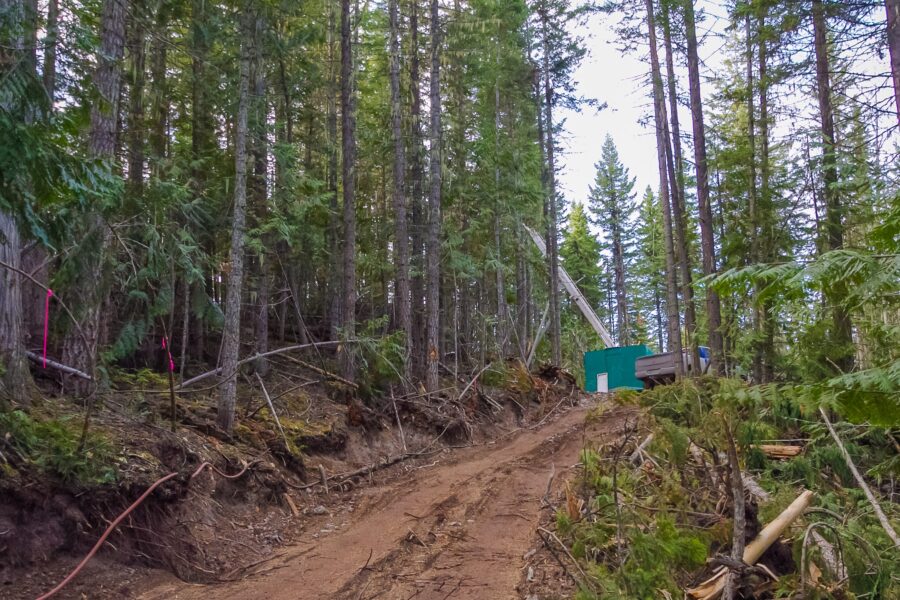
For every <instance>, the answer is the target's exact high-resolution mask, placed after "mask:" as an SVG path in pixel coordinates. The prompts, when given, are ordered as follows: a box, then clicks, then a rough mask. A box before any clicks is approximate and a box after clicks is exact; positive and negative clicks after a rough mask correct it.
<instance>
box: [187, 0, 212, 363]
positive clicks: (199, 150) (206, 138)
mask: <svg viewBox="0 0 900 600" xmlns="http://www.w3.org/2000/svg"><path fill="white" fill-rule="evenodd" d="M207 10H208V9H207V1H206V0H192V1H191V188H192V190H193V192H194V197H195V198H202V197H203V196H204V195H205V194H206V187H207V177H206V169H207V164H208V162H207V161H208V160H209V153H210V151H211V149H212V147H213V137H212V136H213V135H214V131H215V126H214V124H213V122H212V115H211V114H210V109H209V99H208V96H207V89H208V88H209V87H210V82H209V81H208V79H209V78H208V76H207V70H206V66H207V60H208V56H209V32H208V31H207V28H208V27H209V17H208V13H207ZM200 239H201V240H203V241H202V243H203V245H204V247H206V248H207V249H209V248H210V247H211V246H212V240H211V236H210V235H209V234H207V233H206V232H200ZM207 295H208V292H207V289H206V283H205V281H204V280H203V279H198V280H196V281H194V283H193V290H192V296H194V297H196V298H204V300H205V299H206V297H207ZM205 349H206V331H205V327H204V325H203V320H202V319H199V318H198V319H196V320H195V321H194V335H193V337H192V339H191V353H192V356H193V357H194V358H196V359H197V360H203V359H204V356H205Z"/></svg>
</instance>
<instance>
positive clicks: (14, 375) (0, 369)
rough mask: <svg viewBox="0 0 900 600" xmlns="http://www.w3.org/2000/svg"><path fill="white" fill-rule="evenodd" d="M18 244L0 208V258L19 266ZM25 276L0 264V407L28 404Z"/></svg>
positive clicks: (13, 224) (8, 216) (14, 228)
mask: <svg viewBox="0 0 900 600" xmlns="http://www.w3.org/2000/svg"><path fill="white" fill-rule="evenodd" d="M21 257H22V243H21V239H20V238H19V227H18V225H17V224H16V221H15V219H14V218H13V216H12V215H11V214H9V213H7V212H4V211H0V261H3V262H4V263H6V264H7V265H9V266H11V267H13V268H15V269H19V268H21V266H22V265H21ZM24 282H25V278H24V277H22V276H21V275H20V274H19V273H16V272H15V271H12V270H9V269H7V268H5V267H2V266H0V408H3V407H4V405H5V400H6V399H12V400H15V401H16V402H17V403H18V404H22V405H28V404H29V403H30V399H29V396H28V388H29V386H30V383H31V373H30V372H29V371H28V363H27V361H26V360H25V348H24V345H23V343H22V342H23V339H24V338H23V336H24V333H25V332H24V331H23V330H22V323H23V319H24V313H23V312H22V285H23V283H24Z"/></svg>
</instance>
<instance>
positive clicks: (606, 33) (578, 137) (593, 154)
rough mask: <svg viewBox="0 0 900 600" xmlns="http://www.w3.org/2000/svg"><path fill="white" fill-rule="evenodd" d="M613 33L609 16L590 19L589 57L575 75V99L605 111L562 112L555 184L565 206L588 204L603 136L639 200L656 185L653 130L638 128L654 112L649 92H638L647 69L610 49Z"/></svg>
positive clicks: (613, 38) (637, 59)
mask: <svg viewBox="0 0 900 600" xmlns="http://www.w3.org/2000/svg"><path fill="white" fill-rule="evenodd" d="M612 29H613V28H612V26H611V24H610V23H609V17H608V16H606V15H600V14H595V15H593V16H591V18H590V22H589V30H590V32H591V33H590V37H589V38H588V39H586V40H585V42H586V45H587V47H588V56H587V57H586V58H585V59H584V61H583V62H582V63H581V65H580V66H579V68H578V70H577V71H576V72H575V80H576V82H577V87H576V89H577V91H578V93H579V94H580V95H582V96H584V97H587V98H595V99H596V100H598V101H599V103H600V104H602V103H604V102H605V103H606V105H607V106H606V108H603V109H602V110H599V111H598V110H596V109H595V108H591V107H588V108H585V109H583V110H582V111H581V112H575V111H572V110H564V111H561V113H562V115H561V116H562V117H563V118H564V119H565V129H566V133H565V135H564V136H563V139H562V140H561V142H562V143H561V145H562V147H563V150H564V151H563V170H562V173H560V177H559V183H560V187H561V190H560V191H561V192H562V193H563V194H564V195H565V197H566V199H567V200H568V201H569V202H583V201H586V199H587V196H588V193H589V186H590V185H591V184H593V182H594V176H595V172H596V169H595V168H594V164H595V163H596V162H597V161H598V160H599V159H600V150H601V146H602V145H603V140H604V138H605V137H606V135H607V134H609V135H611V136H612V137H613V141H614V142H615V143H616V147H617V148H618V150H619V157H620V159H621V161H622V163H623V164H624V165H625V166H626V167H628V169H629V171H631V175H632V176H633V177H636V178H637V183H636V184H635V191H637V192H638V193H639V195H642V194H643V190H644V188H646V187H647V185H651V186H652V187H653V188H654V189H655V188H656V187H657V185H658V183H659V175H658V173H659V172H658V171H657V167H656V139H655V136H654V133H653V130H652V129H651V128H649V127H643V126H641V125H640V124H639V120H640V119H641V118H642V117H643V116H645V115H649V114H650V109H651V108H652V103H651V102H650V99H649V98H648V97H645V94H646V91H647V90H641V89H639V88H640V85H641V82H642V81H643V79H644V78H645V76H646V74H647V72H648V70H649V65H646V64H645V63H643V62H642V61H641V60H639V58H638V56H637V55H622V54H620V52H619V51H618V50H617V49H616V48H615V47H614V45H613V43H612V40H615V39H616V34H615V32H614V31H612Z"/></svg>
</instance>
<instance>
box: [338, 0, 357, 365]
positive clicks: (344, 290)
mask: <svg viewBox="0 0 900 600" xmlns="http://www.w3.org/2000/svg"><path fill="white" fill-rule="evenodd" d="M351 20H352V19H351V14H350V0H341V146H342V151H343V156H342V161H341V181H342V184H343V199H344V246H343V254H342V256H343V261H342V262H343V266H342V273H341V274H342V277H343V283H342V286H341V301H342V305H341V326H342V327H343V335H344V337H345V338H347V339H350V338H352V337H353V336H354V335H355V333H356V94H355V90H354V77H353V31H352V30H353V27H352V24H351ZM341 371H342V373H343V375H344V377H345V378H346V379H349V380H351V381H352V380H353V379H354V375H355V374H354V364H353V356H352V352H351V351H350V348H349V346H346V345H345V346H344V347H343V349H342V352H341Z"/></svg>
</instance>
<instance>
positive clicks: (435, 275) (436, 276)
mask: <svg viewBox="0 0 900 600" xmlns="http://www.w3.org/2000/svg"><path fill="white" fill-rule="evenodd" d="M429 102H430V105H431V106H430V109H431V131H430V134H429V146H430V148H429V158H428V160H429V174H430V176H431V192H430V194H429V198H428V239H427V243H426V277H427V294H428V296H427V302H426V321H427V324H426V330H427V335H428V339H427V342H426V345H427V348H428V353H427V356H426V361H425V365H426V370H425V388H426V389H427V390H428V391H434V390H436V389H438V365H439V363H440V358H441V354H440V333H441V331H440V327H441V307H440V299H441V265H440V260H441V167H442V155H441V22H440V11H439V4H438V0H431V81H430V82H429Z"/></svg>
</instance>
